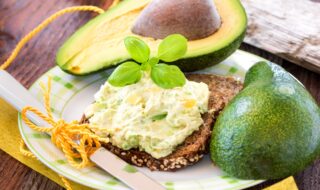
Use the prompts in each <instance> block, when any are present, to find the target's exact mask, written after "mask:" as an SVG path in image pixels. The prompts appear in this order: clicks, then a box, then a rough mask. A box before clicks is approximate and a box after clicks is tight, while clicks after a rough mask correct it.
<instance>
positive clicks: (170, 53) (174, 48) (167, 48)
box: [158, 34, 188, 62]
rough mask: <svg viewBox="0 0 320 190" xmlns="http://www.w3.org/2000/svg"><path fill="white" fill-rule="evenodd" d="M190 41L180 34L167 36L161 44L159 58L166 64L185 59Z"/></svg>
mask: <svg viewBox="0 0 320 190" xmlns="http://www.w3.org/2000/svg"><path fill="white" fill-rule="evenodd" d="M187 42H188V40H187V39H186V38H185V37H184V36H182V35H180V34H172V35H169V36H167V37H166V38H165V39H163V41H162V42H161V43H160V45H159V48H158V58H159V59H161V60H162V61H165V62H173V61H176V60H178V59H180V58H181V57H183V56H184V55H185V54H186V52H187V47H188V46H187Z"/></svg>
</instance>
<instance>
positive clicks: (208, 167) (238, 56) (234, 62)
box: [18, 51, 262, 190]
mask: <svg viewBox="0 0 320 190" xmlns="http://www.w3.org/2000/svg"><path fill="white" fill-rule="evenodd" d="M261 60H262V58H260V57H257V56H255V55H252V54H249V53H246V52H243V51H237V52H236V53H234V54H233V55H232V56H231V57H229V58H228V59H227V60H226V61H224V62H222V63H220V64H218V65H215V66H213V67H210V68H208V69H205V70H202V71H198V73H199V72H200V73H212V74H217V75H224V76H234V77H236V78H237V79H239V80H243V79H244V75H245V73H246V71H247V70H248V69H249V68H250V67H251V66H252V65H253V64H254V63H255V62H257V61H261ZM110 73H111V70H106V71H103V72H100V73H97V74H94V75H90V76H85V77H76V76H72V75H69V74H67V73H65V72H63V71H61V70H60V69H59V68H58V67H54V68H53V69H51V70H49V71H48V72H47V73H45V74H44V75H42V76H41V77H40V78H39V79H38V80H37V81H36V82H35V83H34V84H33V85H32V87H31V88H30V91H31V93H32V94H33V95H34V96H35V97H36V98H37V99H39V100H40V101H42V93H41V90H40V87H39V83H40V82H44V83H46V81H47V76H52V78H53V80H52V82H53V83H52V91H51V99H52V102H51V106H52V110H53V112H55V113H56V114H57V115H58V116H61V117H62V118H63V119H65V120H66V121H72V120H78V119H80V118H81V116H82V113H83V110H84V109H85V108H86V106H88V105H89V104H90V103H91V102H93V94H94V93H95V92H97V91H98V89H99V87H100V86H101V85H102V84H103V83H104V82H105V81H106V79H107V76H108V75H109V74H110ZM18 121H19V129H20V132H21V135H22V137H23V139H24V141H25V143H26V144H27V146H28V148H29V149H30V150H31V151H32V152H33V153H34V154H35V155H36V156H37V157H38V158H39V160H40V161H41V162H42V163H44V164H45V165H47V166H48V167H49V168H51V169H52V170H54V171H55V172H57V173H59V174H61V175H63V176H65V177H67V178H69V179H70V180H72V181H75V182H78V183H80V184H83V185H86V186H89V187H92V188H96V189H109V190H110V189H112V190H126V189H128V187H127V186H125V185H124V184H122V183H121V182H120V181H118V180H117V179H115V178H113V177H112V176H110V175H109V174H108V173H106V172H104V171H102V170H100V169H99V168H96V167H91V168H85V169H82V170H77V169H75V168H72V167H71V166H70V165H68V163H67V161H66V159H65V157H64V155H63V154H62V152H61V151H60V150H59V149H57V148H56V147H55V146H54V145H53V144H52V143H51V141H50V137H49V136H48V135H46V134H43V133H38V132H36V131H33V130H31V129H30V128H29V127H28V126H26V125H25V124H24V123H23V121H22V120H21V117H20V115H19V116H18ZM107 161H108V160H106V162H107ZM138 169H139V170H140V171H142V172H143V173H145V174H146V175H148V176H150V177H151V178H153V179H155V180H156V181H159V182H160V183H161V184H163V185H164V186H165V187H166V188H167V189H168V190H189V189H190V190H197V189H201V190H209V189H215V190H230V189H243V188H246V187H250V186H253V185H256V184H258V183H261V182H262V180H240V179H236V178H232V177H230V176H228V175H226V174H225V173H223V172H222V171H221V170H220V169H219V168H218V167H216V166H214V164H213V163H212V162H211V161H210V158H209V156H205V158H204V159H203V160H201V161H200V162H199V163H197V164H195V165H194V166H190V167H187V168H185V169H181V170H179V171H176V172H151V171H149V170H148V169H146V168H138Z"/></svg>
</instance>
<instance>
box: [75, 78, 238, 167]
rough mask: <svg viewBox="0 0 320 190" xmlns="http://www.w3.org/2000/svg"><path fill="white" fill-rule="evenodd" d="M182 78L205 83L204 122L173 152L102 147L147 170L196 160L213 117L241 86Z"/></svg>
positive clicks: (227, 81) (204, 148) (204, 147)
mask: <svg viewBox="0 0 320 190" xmlns="http://www.w3.org/2000/svg"><path fill="white" fill-rule="evenodd" d="M186 77H187V78H188V79H189V80H191V81H196V82H204V83H206V84H207V85H208V86H209V90H210V96H209V104H208V107H209V111H208V113H206V114H203V115H202V118H203V121H204V124H203V125H202V126H200V128H199V130H197V131H195V132H193V133H192V134H191V135H190V136H189V137H187V138H186V140H185V141H184V142H183V143H182V144H181V145H179V146H178V147H177V148H176V150H175V151H174V152H173V153H171V154H170V155H168V156H166V157H163V158H159V159H156V158H153V157H152V156H151V155H150V154H148V153H146V152H144V151H140V150H138V149H130V150H123V149H121V148H118V147H116V146H113V145H112V144H111V143H108V144H103V146H104V147H105V148H106V149H108V150H109V151H111V152H113V153H114V154H116V155H117V156H119V157H120V158H121V159H123V160H125V161H126V162H128V163H130V164H134V165H136V166H140V167H143V166H146V167H148V168H149V169H150V170H160V171H175V170H178V169H181V168H184V167H186V166H189V165H193V164H195V163H197V162H198V161H199V160H200V159H201V158H202V157H203V155H204V154H206V153H207V152H208V145H209V140H210V137H211V131H212V127H213V123H214V121H215V119H216V118H217V116H218V115H219V113H220V111H221V110H222V109H223V108H224V107H225V105H226V104H227V103H228V102H229V101H230V100H231V99H232V98H233V97H234V96H235V95H236V94H237V93H238V92H239V91H240V90H241V89H242V83H241V82H239V81H237V80H235V79H234V78H231V77H223V76H216V75H212V74H187V75H186ZM88 122H89V120H88V119H87V118H85V116H83V117H82V119H81V123H88Z"/></svg>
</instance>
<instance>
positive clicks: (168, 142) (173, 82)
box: [85, 34, 209, 159]
mask: <svg viewBox="0 0 320 190" xmlns="http://www.w3.org/2000/svg"><path fill="white" fill-rule="evenodd" d="M186 42H187V40H186V39H185V38H184V37H183V36H181V35H178V34H174V35H170V36H168V37H167V38H165V39H164V40H163V42H162V43H161V44H160V45H159V51H158V57H154V58H149V56H150V55H149V50H148V49H149V47H148V46H147V45H146V44H145V43H144V42H143V41H141V40H140V39H138V38H135V37H127V38H126V39H125V45H126V47H127V49H128V51H129V52H130V54H131V55H132V57H133V58H134V59H135V60H136V61H137V62H141V63H142V64H141V65H138V64H137V63H134V62H126V63H123V64H122V65H121V66H119V67H118V68H116V69H115V71H114V72H113V73H112V75H111V76H110V77H109V79H108V81H107V82H106V83H105V84H104V85H103V86H102V87H101V88H100V90H99V91H98V92H97V93H96V94H95V96H94V97H95V102H94V103H93V104H91V105H90V106H89V107H88V108H87V109H86V111H85V117H86V118H88V120H89V122H90V124H91V126H92V128H93V129H94V131H95V133H96V134H99V135H101V136H104V137H109V138H110V142H111V144H112V145H113V146H116V147H119V148H121V149H123V150H130V149H138V150H140V151H144V152H146V153H148V154H150V155H151V156H152V157H154V158H156V159H159V158H162V157H165V156H168V155H169V154H171V153H172V152H173V151H174V150H175V148H176V147H177V146H178V145H180V144H181V143H183V142H184V141H185V139H186V138H187V137H188V136H190V135H191V134H192V133H193V132H194V131H197V130H199V128H200V126H201V125H203V119H202V115H203V114H204V113H206V112H208V100H209V88H208V85H207V84H205V83H203V82H194V81H189V80H188V79H186V78H185V77H184V74H183V73H182V72H181V71H180V69H179V68H178V67H177V66H173V65H166V64H163V63H157V62H158V60H159V59H162V60H167V61H174V60H176V59H179V58H180V57H181V56H183V55H184V53H185V52H186V50H187V43H186ZM136 47H143V48H140V49H136ZM168 48H169V49H170V51H167V49H168ZM130 72H131V73H130ZM128 73H129V74H130V75H131V77H132V80H131V79H130V77H128V76H127V75H128Z"/></svg>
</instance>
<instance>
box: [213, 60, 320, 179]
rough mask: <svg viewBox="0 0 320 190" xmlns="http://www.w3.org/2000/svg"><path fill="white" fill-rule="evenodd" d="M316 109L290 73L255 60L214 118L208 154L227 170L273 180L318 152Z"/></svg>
mask: <svg viewBox="0 0 320 190" xmlns="http://www.w3.org/2000/svg"><path fill="white" fill-rule="evenodd" d="M319 150H320V109H319V107H318V105H317V104H316V102H315V101H314V99H313V98H312V97H311V95H310V94H309V93H308V92H307V91H306V89H305V88H304V87H303V86H302V85H301V83H299V82H298V81H297V80H296V79H295V78H294V77H293V76H292V75H290V74H289V73H287V72H286V71H285V70H284V69H283V68H281V67H280V66H277V65H275V64H272V63H266V62H260V63H257V64H256V65H254V66H253V67H252V68H251V69H250V70H249V71H248V73H247V75H246V78H245V84H244V89H243V90H242V91H241V92H240V93H239V94H238V95H237V96H236V97H235V98H234V99H233V100H232V101H231V102H230V103H229V104H228V105H227V106H226V107H225V109H224V110H223V112H222V113H221V114H220V115H219V117H218V119H217V122H216V123H215V126H214V129H213V133H212V139H211V143H210V152H211V158H212V160H213V161H214V163H215V164H216V165H218V166H219V167H220V168H221V169H222V170H224V171H225V172H227V173H228V174H229V175H232V176H234V177H238V178H242V179H276V178H283V177H286V176H290V175H293V174H295V173H296V172H298V171H300V170H302V169H304V168H305V167H306V166H307V165H308V164H310V163H311V162H312V161H313V160H314V159H316V157H317V156H318V155H319V153H320V152H319Z"/></svg>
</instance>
